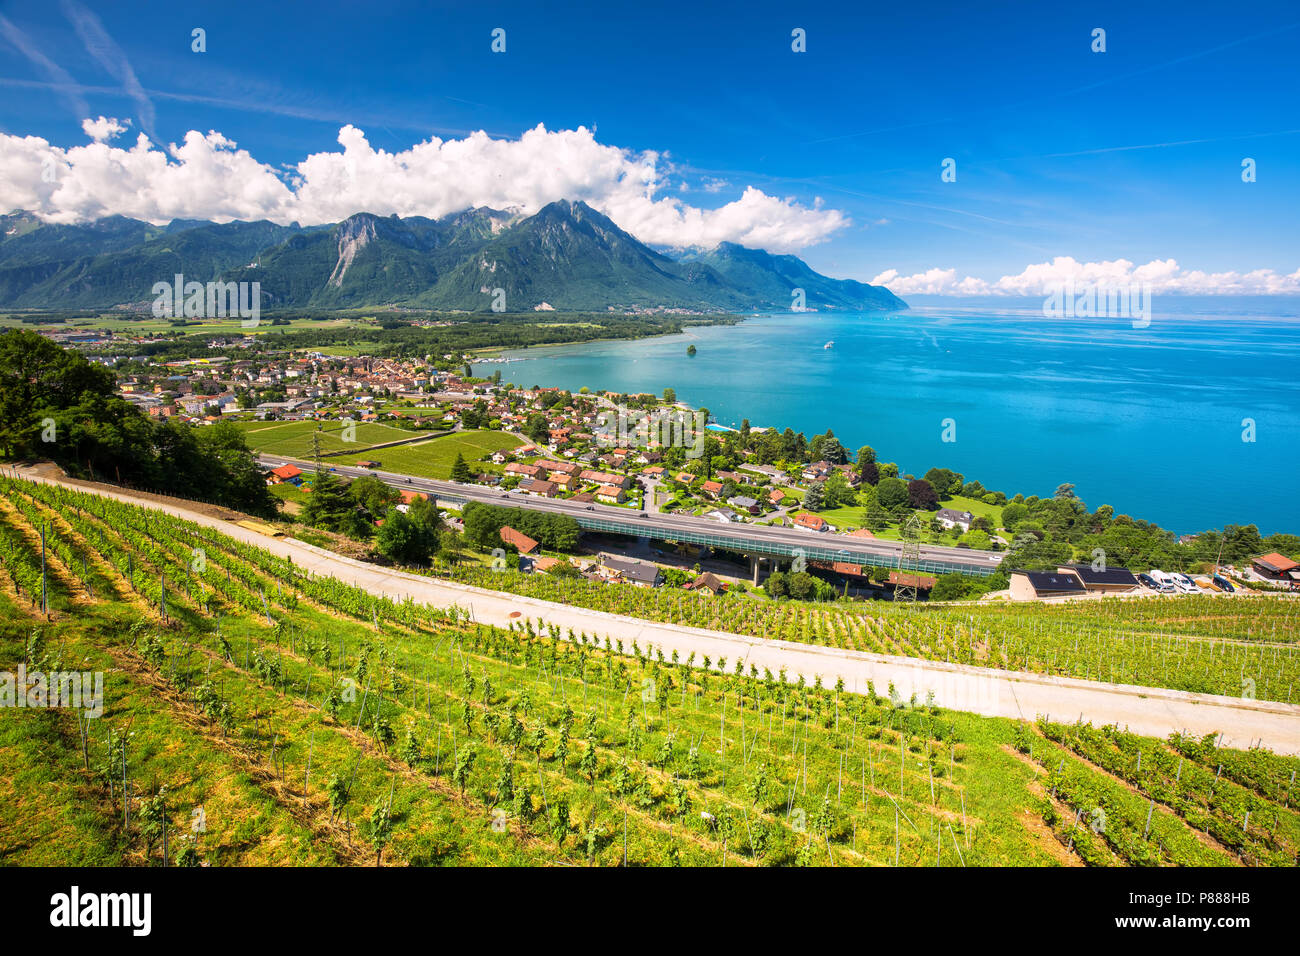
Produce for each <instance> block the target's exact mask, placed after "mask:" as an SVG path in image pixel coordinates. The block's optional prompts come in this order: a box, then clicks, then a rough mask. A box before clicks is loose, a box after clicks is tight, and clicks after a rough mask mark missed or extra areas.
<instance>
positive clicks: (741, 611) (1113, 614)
mask: <svg viewBox="0 0 1300 956" xmlns="http://www.w3.org/2000/svg"><path fill="white" fill-rule="evenodd" d="M437 573H438V574H440V575H445V576H447V577H451V578H453V579H454V580H457V581H461V582H463V583H466V584H473V585H476V586H478V587H484V588H489V589H493V590H502V591H510V592H511V593H515V594H522V595H527V596H529V597H535V598H539V599H541V600H546V601H557V602H560V603H562V604H569V605H573V606H576V607H586V608H591V609H592V610H597V611H608V612H612V613H616V614H626V615H629V616H632V617H640V618H645V619H647V620H651V621H660V622H665V623H672V624H684V625H687V626H689V627H702V628H709V629H712V630H719V631H727V632H729V633H733V634H745V635H749V636H751V637H764V638H775V639H779V640H785V641H802V642H805V643H812V644H824V645H827V646H830V647H842V648H847V649H850V650H857V651H867V652H870V653H877V654H894V655H899V656H903V657H919V658H923V659H926V660H937V661H948V662H951V663H958V664H968V665H973V666H980V667H994V668H999V669H1003V670H1023V671H1032V672H1034V673H1040V674H1054V675H1060V676H1065V677H1077V678H1082V679H1084V680H1102V681H1108V682H1112V683H1122V684H1137V685H1140V686H1145V687H1168V688H1172V689H1174V690H1184V691H1193V692H1196V693H1204V694H1226V695H1229V696H1234V697H1235V696H1243V695H1246V696H1251V697H1256V698H1258V699H1261V700H1276V701H1281V702H1283V703H1295V702H1300V601H1296V600H1295V599H1293V598H1288V597H1251V598H1229V599H1225V598H1221V597H1213V596H1210V595H1203V596H1187V597H1170V598H1162V599H1161V600H1158V601H1151V600H1124V599H1121V598H1107V599H1105V600H1102V601H1088V602H1077V603H1073V604H1069V605H1066V606H1047V605H1041V604H1016V605H966V606H946V605H934V606H927V605H924V604H922V605H917V606H906V605H895V604H890V603H887V602H872V603H870V604H865V605H862V604H855V605H848V604H832V603H824V604H818V603H810V602H803V601H780V602H777V601H763V600H759V599H756V598H754V597H752V596H746V595H730V596H726V597H723V598H713V597H709V596H707V595H699V594H693V593H690V592H686V591H681V590H676V589H666V588H659V589H654V590H649V589H644V588H636V587H622V586H610V585H606V584H603V583H599V582H592V581H587V580H584V579H574V578H569V577H556V576H553V575H547V574H522V573H519V572H516V571H513V570H507V571H496V572H494V571H491V570H488V569H485V568H483V567H481V566H477V565H471V566H459V567H446V568H442V569H439V570H438V571H437Z"/></svg>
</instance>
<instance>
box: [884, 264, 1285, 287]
mask: <svg viewBox="0 0 1300 956" xmlns="http://www.w3.org/2000/svg"><path fill="white" fill-rule="evenodd" d="M871 281H872V283H873V284H874V285H884V286H886V287H888V289H889V290H890V291H891V292H893V293H894V294H896V295H909V294H911V295H1008V296H1038V295H1044V294H1046V292H1047V291H1048V290H1049V289H1050V288H1051V287H1052V286H1056V285H1060V284H1061V283H1064V282H1070V281H1072V282H1074V283H1075V285H1076V286H1083V285H1088V284H1092V285H1097V286H1116V285H1127V284H1131V283H1146V284H1149V286H1150V288H1151V291H1152V292H1153V293H1175V294H1177V293H1184V294H1197V295H1294V294H1300V269H1297V270H1296V271H1295V272H1292V273H1290V274H1283V273H1279V272H1276V271H1274V270H1273V269H1255V270H1252V271H1251V272H1231V271H1229V272H1203V271H1201V270H1199V269H1193V270H1190V271H1189V270H1184V269H1183V268H1181V267H1180V266H1179V265H1178V262H1177V261H1176V260H1174V259H1153V260H1151V261H1150V262H1148V263H1147V264H1146V265H1141V266H1135V265H1134V264H1133V263H1132V262H1130V261H1129V260H1127V259H1113V260H1107V261H1102V262H1079V261H1078V260H1076V259H1074V258H1073V257H1071V256H1057V257H1056V258H1055V259H1053V260H1052V261H1051V262H1040V263H1036V264H1034V265H1029V266H1026V267H1025V268H1024V269H1023V270H1022V271H1021V272H1020V273H1018V274H1017V275H1005V276H1002V278H1000V279H997V280H995V281H993V282H988V281H986V280H984V279H978V278H975V277H973V276H966V277H965V278H962V279H958V278H957V270H956V269H938V268H934V269H929V270H927V271H925V272H918V273H916V274H915V275H910V276H902V275H899V273H898V270H896V269H889V270H886V271H885V272H882V273H880V275H878V276H876V277H875V278H874V279H872V280H871Z"/></svg>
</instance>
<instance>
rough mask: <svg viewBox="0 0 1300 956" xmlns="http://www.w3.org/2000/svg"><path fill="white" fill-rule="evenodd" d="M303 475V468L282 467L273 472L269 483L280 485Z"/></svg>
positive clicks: (274, 469)
mask: <svg viewBox="0 0 1300 956" xmlns="http://www.w3.org/2000/svg"><path fill="white" fill-rule="evenodd" d="M301 474H302V469H301V468H295V467H294V466H293V465H281V466H280V467H279V468H273V469H272V470H271V477H270V478H269V479H268V483H269V484H272V485H278V484H279V483H280V482H282V481H293V480H294V479H295V478H297V477H299V476H300V475H301Z"/></svg>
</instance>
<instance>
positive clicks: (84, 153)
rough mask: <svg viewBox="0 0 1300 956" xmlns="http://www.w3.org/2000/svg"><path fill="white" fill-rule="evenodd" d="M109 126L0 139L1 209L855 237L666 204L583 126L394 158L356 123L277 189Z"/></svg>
mask: <svg viewBox="0 0 1300 956" xmlns="http://www.w3.org/2000/svg"><path fill="white" fill-rule="evenodd" d="M111 123H112V121H111V120H108V121H105V120H104V118H102V117H101V118H100V120H95V121H89V120H88V121H87V122H86V124H83V128H85V129H86V132H87V134H88V135H91V136H92V138H94V139H96V142H94V143H91V144H89V145H86V146H77V147H72V148H69V149H63V148H60V147H57V146H54V145H52V144H50V143H48V142H47V141H45V140H43V139H41V138H39V137H33V136H28V137H18V136H9V135H3V134H0V207H3V208H6V209H13V208H22V209H29V210H31V211H33V212H35V213H37V214H38V215H40V216H41V217H42V218H44V219H46V220H49V221H54V222H64V223H67V222H81V221H85V220H89V219H95V218H98V217H101V216H105V215H111V214H120V215H123V216H130V217H133V218H136V219H144V220H148V221H150V222H154V223H164V222H167V221H170V220H171V219H174V218H197V219H213V220H217V221H228V220H231V219H270V220H272V221H275V222H280V223H288V222H293V221H297V222H299V223H301V224H303V225H315V224H319V223H324V222H336V221H338V220H340V219H343V218H346V217H347V216H350V215H352V214H354V213H357V212H371V213H376V214H378V215H382V216H387V215H392V214H396V215H399V216H413V215H419V216H431V217H437V216H443V215H447V214H448V213H453V212H459V211H460V210H462V209H466V208H469V207H472V206H492V207H494V208H498V209H501V208H513V209H518V210H519V211H521V212H523V213H533V212H536V211H537V210H538V209H540V208H541V207H542V206H544V205H546V204H547V203H549V202H553V201H555V200H557V199H572V200H579V199H580V200H583V201H585V202H587V203H588V204H589V205H591V206H593V207H594V208H596V209H598V210H600V211H601V212H603V213H605V214H606V215H607V216H609V217H610V218H611V219H613V220H614V222H616V223H617V224H618V225H619V226H621V227H622V228H624V229H626V230H627V231H628V232H630V233H632V234H633V235H634V236H636V237H637V238H638V239H640V240H642V241H643V242H647V243H651V244H654V245H659V246H669V247H675V248H686V247H690V246H700V247H712V246H715V245H717V243H719V242H722V241H724V240H725V241H732V242H738V243H741V244H743V245H748V246H760V247H762V248H765V249H769V250H772V251H776V252H790V251H797V250H799V249H803V248H806V247H808V246H811V245H815V244H817V243H819V242H823V241H825V240H826V239H828V238H829V237H830V236H831V235H832V234H833V233H835V232H837V231H838V230H840V229H843V228H844V227H846V226H847V225H849V219H848V217H847V216H845V215H844V214H843V213H841V212H839V211H838V210H834V209H826V208H823V205H822V202H821V200H820V199H817V200H816V201H815V202H814V203H813V204H812V206H808V205H804V204H800V203H799V202H797V201H796V200H794V199H792V198H778V197H775V196H769V195H767V194H766V193H764V192H763V191H762V190H759V189H756V188H754V187H752V186H751V187H748V188H746V189H745V190H744V191H743V192H742V193H741V195H740V197H739V198H738V199H735V200H734V201H732V202H730V203H727V204H725V205H723V206H720V207H718V208H715V209H704V208H701V207H697V206H691V205H688V204H686V203H685V202H683V201H682V199H680V198H678V197H672V196H666V195H665V196H661V195H659V193H660V192H661V190H663V191H665V192H666V191H667V190H666V189H664V187H665V186H666V185H667V183H666V178H667V175H668V170H667V169H666V168H661V166H663V167H666V166H667V163H666V161H665V160H664V159H663V157H662V155H661V154H659V153H656V152H653V151H646V152H640V153H637V152H633V151H630V150H626V149H620V148H618V147H615V146H608V145H605V144H602V143H599V142H597V141H596V139H595V136H594V135H593V133H592V132H591V131H589V130H587V129H586V128H585V127H579V128H578V129H574V130H557V131H549V130H547V129H546V128H545V127H543V126H540V125H539V126H537V127H536V128H535V129H531V130H528V131H527V132H526V133H524V135H523V136H521V137H520V138H519V139H517V140H505V139H493V138H492V137H490V136H488V135H487V134H486V133H484V132H477V133H472V134H470V135H468V136H466V137H464V138H463V139H450V140H442V139H438V138H437V137H434V138H431V139H429V140H427V141H425V142H422V143H417V144H415V145H414V146H412V147H411V148H409V149H406V150H402V151H400V152H395V153H393V152H388V151H386V150H383V149H375V148H374V147H373V146H371V145H370V143H369V141H368V140H367V139H366V135H365V133H364V132H362V131H361V130H359V129H357V128H356V127H354V126H350V125H349V126H344V127H343V128H342V129H341V130H339V135H338V142H339V146H340V147H341V148H340V149H335V150H328V151H323V152H318V153H313V154H311V155H309V156H307V157H306V158H305V159H303V160H302V161H301V162H299V163H297V164H296V165H295V166H293V167H292V168H291V169H290V170H289V172H288V174H287V176H285V177H284V178H282V177H281V176H280V175H277V172H276V170H275V169H274V168H273V167H272V166H270V165H268V164H265V163H262V162H259V161H258V160H257V159H255V158H254V157H253V156H252V155H251V154H250V153H249V152H248V151H247V150H244V149H239V148H238V146H237V144H235V143H234V142H232V141H230V140H228V139H226V137H225V136H223V135H222V134H221V133H219V132H216V131H209V132H208V133H207V134H206V135H204V134H202V133H199V132H198V131H196V130H191V131H190V132H188V133H187V134H186V135H185V139H184V141H183V142H182V143H181V144H179V145H177V144H171V145H169V146H168V147H167V148H166V150H165V151H164V150H161V149H158V148H157V147H155V146H154V145H153V144H152V143H150V142H149V140H148V139H147V138H146V137H145V136H143V135H142V136H140V137H138V138H137V141H136V143H135V145H134V146H132V147H130V148H123V147H117V146H111V145H109V144H108V143H106V142H102V141H100V139H101V138H100V137H98V136H96V135H95V134H96V133H97V132H99V131H101V129H102V130H104V131H105V132H107V131H108V130H109V128H110V126H109V124H111ZM101 124H103V125H101ZM51 155H53V156H54V157H55V161H56V165H57V175H56V177H54V179H55V181H54V182H45V181H44V179H48V178H49V177H48V176H47V177H44V178H43V177H42V176H41V175H40V173H41V164H42V161H43V160H45V158H46V157H48V156H51ZM286 179H287V182H286V181H285V180H286Z"/></svg>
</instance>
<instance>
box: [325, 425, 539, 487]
mask: <svg viewBox="0 0 1300 956" xmlns="http://www.w3.org/2000/svg"><path fill="white" fill-rule="evenodd" d="M518 445H519V439H518V438H515V437H514V436H513V435H508V434H505V433H504V432H496V431H490V430H488V429H483V430H480V431H465V432H457V433H456V434H454V435H445V436H443V437H441V438H431V439H429V440H428V441H424V442H418V443H415V444H411V445H399V446H398V447H396V448H381V449H379V450H378V451H376V452H373V453H359V454H355V455H340V456H339V457H337V458H331V459H330V462H331V463H332V464H339V465H354V464H356V463H357V462H358V461H361V460H364V459H369V460H371V461H378V462H379V467H380V468H382V469H383V470H384V471H394V472H397V473H399V474H404V475H415V476H416V477H419V478H438V479H441V480H444V481H445V480H446V479H448V478H450V477H451V466H452V465H453V464H454V463H455V461H456V456H457V455H463V456H464V457H465V461H466V462H468V463H470V464H471V465H475V467H478V468H479V470H482V468H481V467H479V466H478V465H477V464H476V463H477V462H478V461H479V460H480V459H482V458H485V457H487V456H489V455H491V454H492V453H493V452H494V451H500V450H503V449H510V448H515V447H518Z"/></svg>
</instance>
